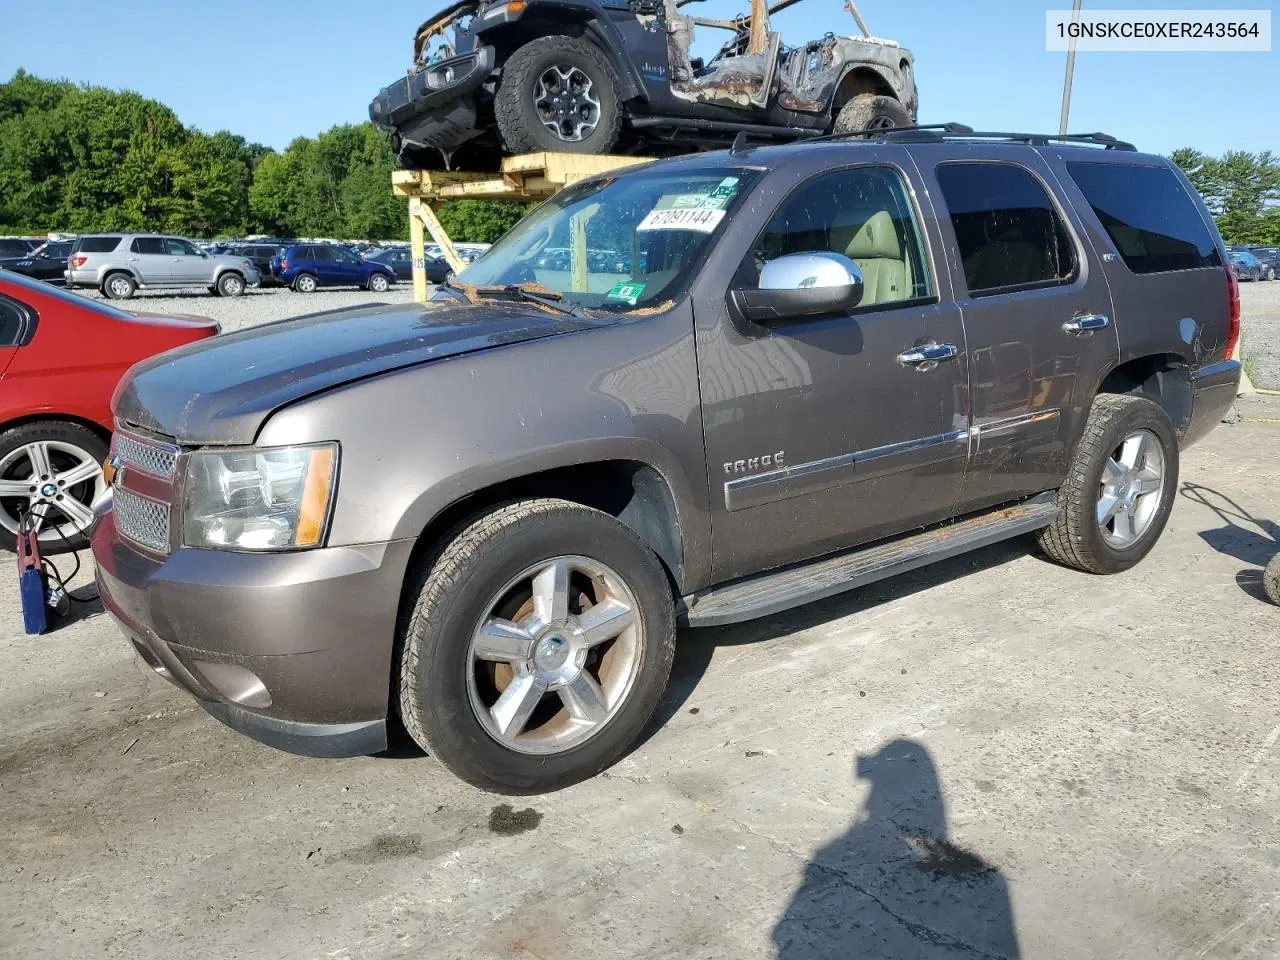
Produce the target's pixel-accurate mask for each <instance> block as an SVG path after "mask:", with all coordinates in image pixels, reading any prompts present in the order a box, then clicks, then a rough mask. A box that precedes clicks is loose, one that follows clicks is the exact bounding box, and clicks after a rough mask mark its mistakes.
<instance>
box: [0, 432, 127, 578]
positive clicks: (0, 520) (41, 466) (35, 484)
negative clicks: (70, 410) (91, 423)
mask: <svg viewBox="0 0 1280 960" xmlns="http://www.w3.org/2000/svg"><path fill="white" fill-rule="evenodd" d="M106 456H107V444H106V442H105V441H104V440H103V439H102V438H101V437H99V436H98V435H97V434H95V433H93V432H92V431H91V430H88V429H86V428H85V427H82V426H80V425H79V424H76V423H65V422H63V421H60V420H40V421H37V422H35V423H25V424H23V425H22V426H19V427H13V428H11V429H9V430H6V431H4V433H0V527H2V528H3V530H4V533H3V539H2V540H0V542H3V544H4V547H5V549H7V550H13V549H15V547H16V544H17V535H18V524H19V521H20V520H21V518H22V517H23V516H24V515H28V514H29V515H30V518H31V519H30V522H31V523H32V528H31V529H34V530H35V531H36V533H37V536H38V537H39V540H40V550H41V551H42V552H45V553H54V552H59V551H63V550H79V549H81V548H82V547H84V546H86V545H87V544H88V542H89V538H88V529H89V526H90V524H91V523H92V522H93V504H94V501H95V500H97V499H98V497H100V496H101V495H102V494H103V492H104V491H105V488H106V483H105V481H104V480H103V478H102V461H103V460H104V459H105V458H106Z"/></svg>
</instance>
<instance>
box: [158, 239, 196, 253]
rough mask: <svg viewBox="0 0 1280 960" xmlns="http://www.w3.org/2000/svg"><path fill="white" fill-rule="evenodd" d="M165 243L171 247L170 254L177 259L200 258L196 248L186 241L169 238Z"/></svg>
mask: <svg viewBox="0 0 1280 960" xmlns="http://www.w3.org/2000/svg"><path fill="white" fill-rule="evenodd" d="M165 243H167V244H168V245H169V254H170V255H171V256H175V257H198V256H200V254H199V253H198V252H197V251H196V248H195V247H193V246H192V245H191V244H189V243H187V241H185V240H179V239H178V238H177V237H168V238H167V239H166V240H165Z"/></svg>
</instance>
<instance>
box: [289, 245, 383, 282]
mask: <svg viewBox="0 0 1280 960" xmlns="http://www.w3.org/2000/svg"><path fill="white" fill-rule="evenodd" d="M271 275H272V276H273V277H275V278H276V279H277V280H278V281H279V282H280V283H283V284H285V285H286V286H289V287H292V288H293V289H294V290H297V291H298V292H299V293H311V292H312V291H314V290H315V289H316V288H318V287H367V288H368V289H369V290H372V291H373V292H374V293H383V292H385V291H386V289H387V288H388V287H389V286H391V284H393V283H395V280H396V275H395V271H394V270H392V269H391V267H389V266H388V265H387V264H385V263H376V262H373V261H370V260H361V259H360V258H359V257H357V256H356V255H355V254H354V253H352V252H351V251H350V250H348V249H347V248H346V247H340V246H338V245H337V244H333V243H297V244H294V245H293V246H289V247H286V248H285V249H284V250H282V251H281V253H280V256H278V257H272V259H271Z"/></svg>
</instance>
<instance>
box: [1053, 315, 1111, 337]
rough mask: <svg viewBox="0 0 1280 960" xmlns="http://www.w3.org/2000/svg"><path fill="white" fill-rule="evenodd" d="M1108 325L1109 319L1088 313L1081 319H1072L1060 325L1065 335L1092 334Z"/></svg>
mask: <svg viewBox="0 0 1280 960" xmlns="http://www.w3.org/2000/svg"><path fill="white" fill-rule="evenodd" d="M1110 323H1111V318H1110V317H1104V316H1103V315H1102V314H1100V313H1089V314H1085V315H1084V316H1081V317H1072V318H1071V319H1070V320H1068V321H1067V322H1066V323H1064V324H1063V325H1062V329H1063V330H1065V331H1067V333H1092V332H1093V331H1094V330H1101V329H1102V328H1103V327H1105V326H1107V325H1109V324H1110Z"/></svg>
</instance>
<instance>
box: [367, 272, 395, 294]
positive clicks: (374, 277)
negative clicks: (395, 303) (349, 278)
mask: <svg viewBox="0 0 1280 960" xmlns="http://www.w3.org/2000/svg"><path fill="white" fill-rule="evenodd" d="M368 287H369V289H370V290H371V291H372V292H373V293H386V292H387V290H388V289H389V288H390V287H391V281H390V280H389V279H387V275H386V274H385V273H374V274H370V275H369V283H368Z"/></svg>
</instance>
